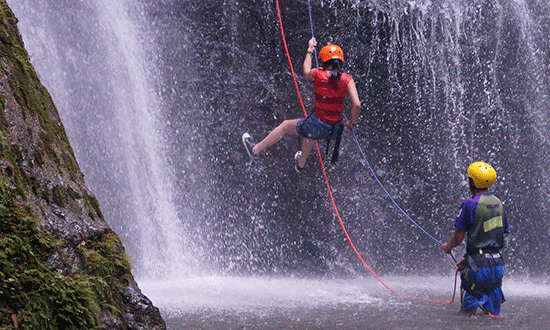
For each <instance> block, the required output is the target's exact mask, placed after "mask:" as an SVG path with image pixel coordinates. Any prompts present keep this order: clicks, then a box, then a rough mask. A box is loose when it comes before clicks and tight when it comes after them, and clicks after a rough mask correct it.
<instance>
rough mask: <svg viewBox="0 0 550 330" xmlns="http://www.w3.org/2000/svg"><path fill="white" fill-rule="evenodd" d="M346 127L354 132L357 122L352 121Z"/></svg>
mask: <svg viewBox="0 0 550 330" xmlns="http://www.w3.org/2000/svg"><path fill="white" fill-rule="evenodd" d="M344 126H345V127H346V128H347V129H348V130H349V131H350V132H351V131H353V127H354V126H355V121H353V120H351V119H350V120H348V121H347V122H346V123H345V124H344Z"/></svg>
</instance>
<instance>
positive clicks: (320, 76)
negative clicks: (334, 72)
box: [312, 69, 351, 125]
mask: <svg viewBox="0 0 550 330" xmlns="http://www.w3.org/2000/svg"><path fill="white" fill-rule="evenodd" d="M329 76H330V72H329V71H325V70H322V69H313V72H312V77H313V93H314V94H315V110H314V113H315V116H316V117H317V118H319V120H321V121H323V122H325V123H327V124H331V125H332V124H335V123H337V122H338V121H340V120H341V119H342V114H343V111H344V106H345V100H346V94H347V90H348V83H349V82H350V81H351V76H350V75H349V74H347V73H342V75H341V76H340V79H337V80H330V78H329Z"/></svg>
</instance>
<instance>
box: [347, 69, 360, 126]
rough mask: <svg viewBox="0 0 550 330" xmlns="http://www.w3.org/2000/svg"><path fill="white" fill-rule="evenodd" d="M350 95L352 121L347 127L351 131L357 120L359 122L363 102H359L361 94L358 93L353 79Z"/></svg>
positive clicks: (349, 88)
mask: <svg viewBox="0 0 550 330" xmlns="http://www.w3.org/2000/svg"><path fill="white" fill-rule="evenodd" d="M348 95H349V97H350V98H351V119H350V120H348V122H347V123H346V126H347V127H348V128H349V129H350V130H351V129H353V126H354V125H355V123H357V120H359V112H360V110H361V101H360V100H359V94H358V93H357V88H356V87H355V82H354V81H353V78H351V80H350V82H349V83H348Z"/></svg>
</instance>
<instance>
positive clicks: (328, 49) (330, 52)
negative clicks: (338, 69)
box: [319, 45, 344, 62]
mask: <svg viewBox="0 0 550 330" xmlns="http://www.w3.org/2000/svg"><path fill="white" fill-rule="evenodd" d="M319 59H320V60H321V62H326V61H330V60H333V59H337V60H340V61H342V62H344V52H343V51H342V48H340V47H339V46H336V45H326V46H325V47H323V48H322V49H321V51H320V52H319Z"/></svg>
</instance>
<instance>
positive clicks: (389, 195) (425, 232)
mask: <svg viewBox="0 0 550 330" xmlns="http://www.w3.org/2000/svg"><path fill="white" fill-rule="evenodd" d="M344 120H347V119H346V118H345V116H344ZM351 134H352V136H353V140H354V141H355V144H356V145H357V148H358V149H359V152H360V153H361V156H362V157H363V160H364V161H365V164H366V165H367V168H368V169H369V170H370V172H371V173H372V176H373V177H374V179H375V180H376V182H378V185H380V187H381V188H382V190H384V192H385V193H386V195H387V196H388V198H389V199H390V201H391V202H392V203H393V205H394V206H395V207H396V208H397V209H398V210H399V211H401V213H403V215H404V216H405V218H407V219H408V220H409V221H410V222H412V224H413V225H415V226H416V227H417V228H418V229H420V230H421V231H422V232H423V233H424V234H426V235H427V236H428V237H429V238H431V239H432V240H433V241H434V242H436V243H437V244H439V245H440V246H443V243H441V242H440V241H439V240H437V239H436V238H435V237H433V236H432V235H430V233H428V232H427V231H426V230H424V228H422V227H421V226H420V225H419V224H418V223H416V221H414V220H413V219H412V218H411V217H410V216H409V215H408V214H407V212H405V211H404V210H403V209H402V208H401V207H400V206H399V204H397V202H396V201H395V199H394V198H393V197H392V196H391V194H390V193H389V191H388V190H387V189H386V187H384V185H383V184H382V182H381V181H380V179H378V176H377V175H376V173H375V172H374V170H373V169H372V166H371V165H370V163H369V161H368V160H367V157H366V156H365V153H364V152H363V148H361V145H360V144H359V141H358V140H357V136H356V135H355V132H354V131H351ZM449 255H450V256H451V258H453V260H454V262H455V263H456V259H455V257H454V256H453V255H452V254H449Z"/></svg>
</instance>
